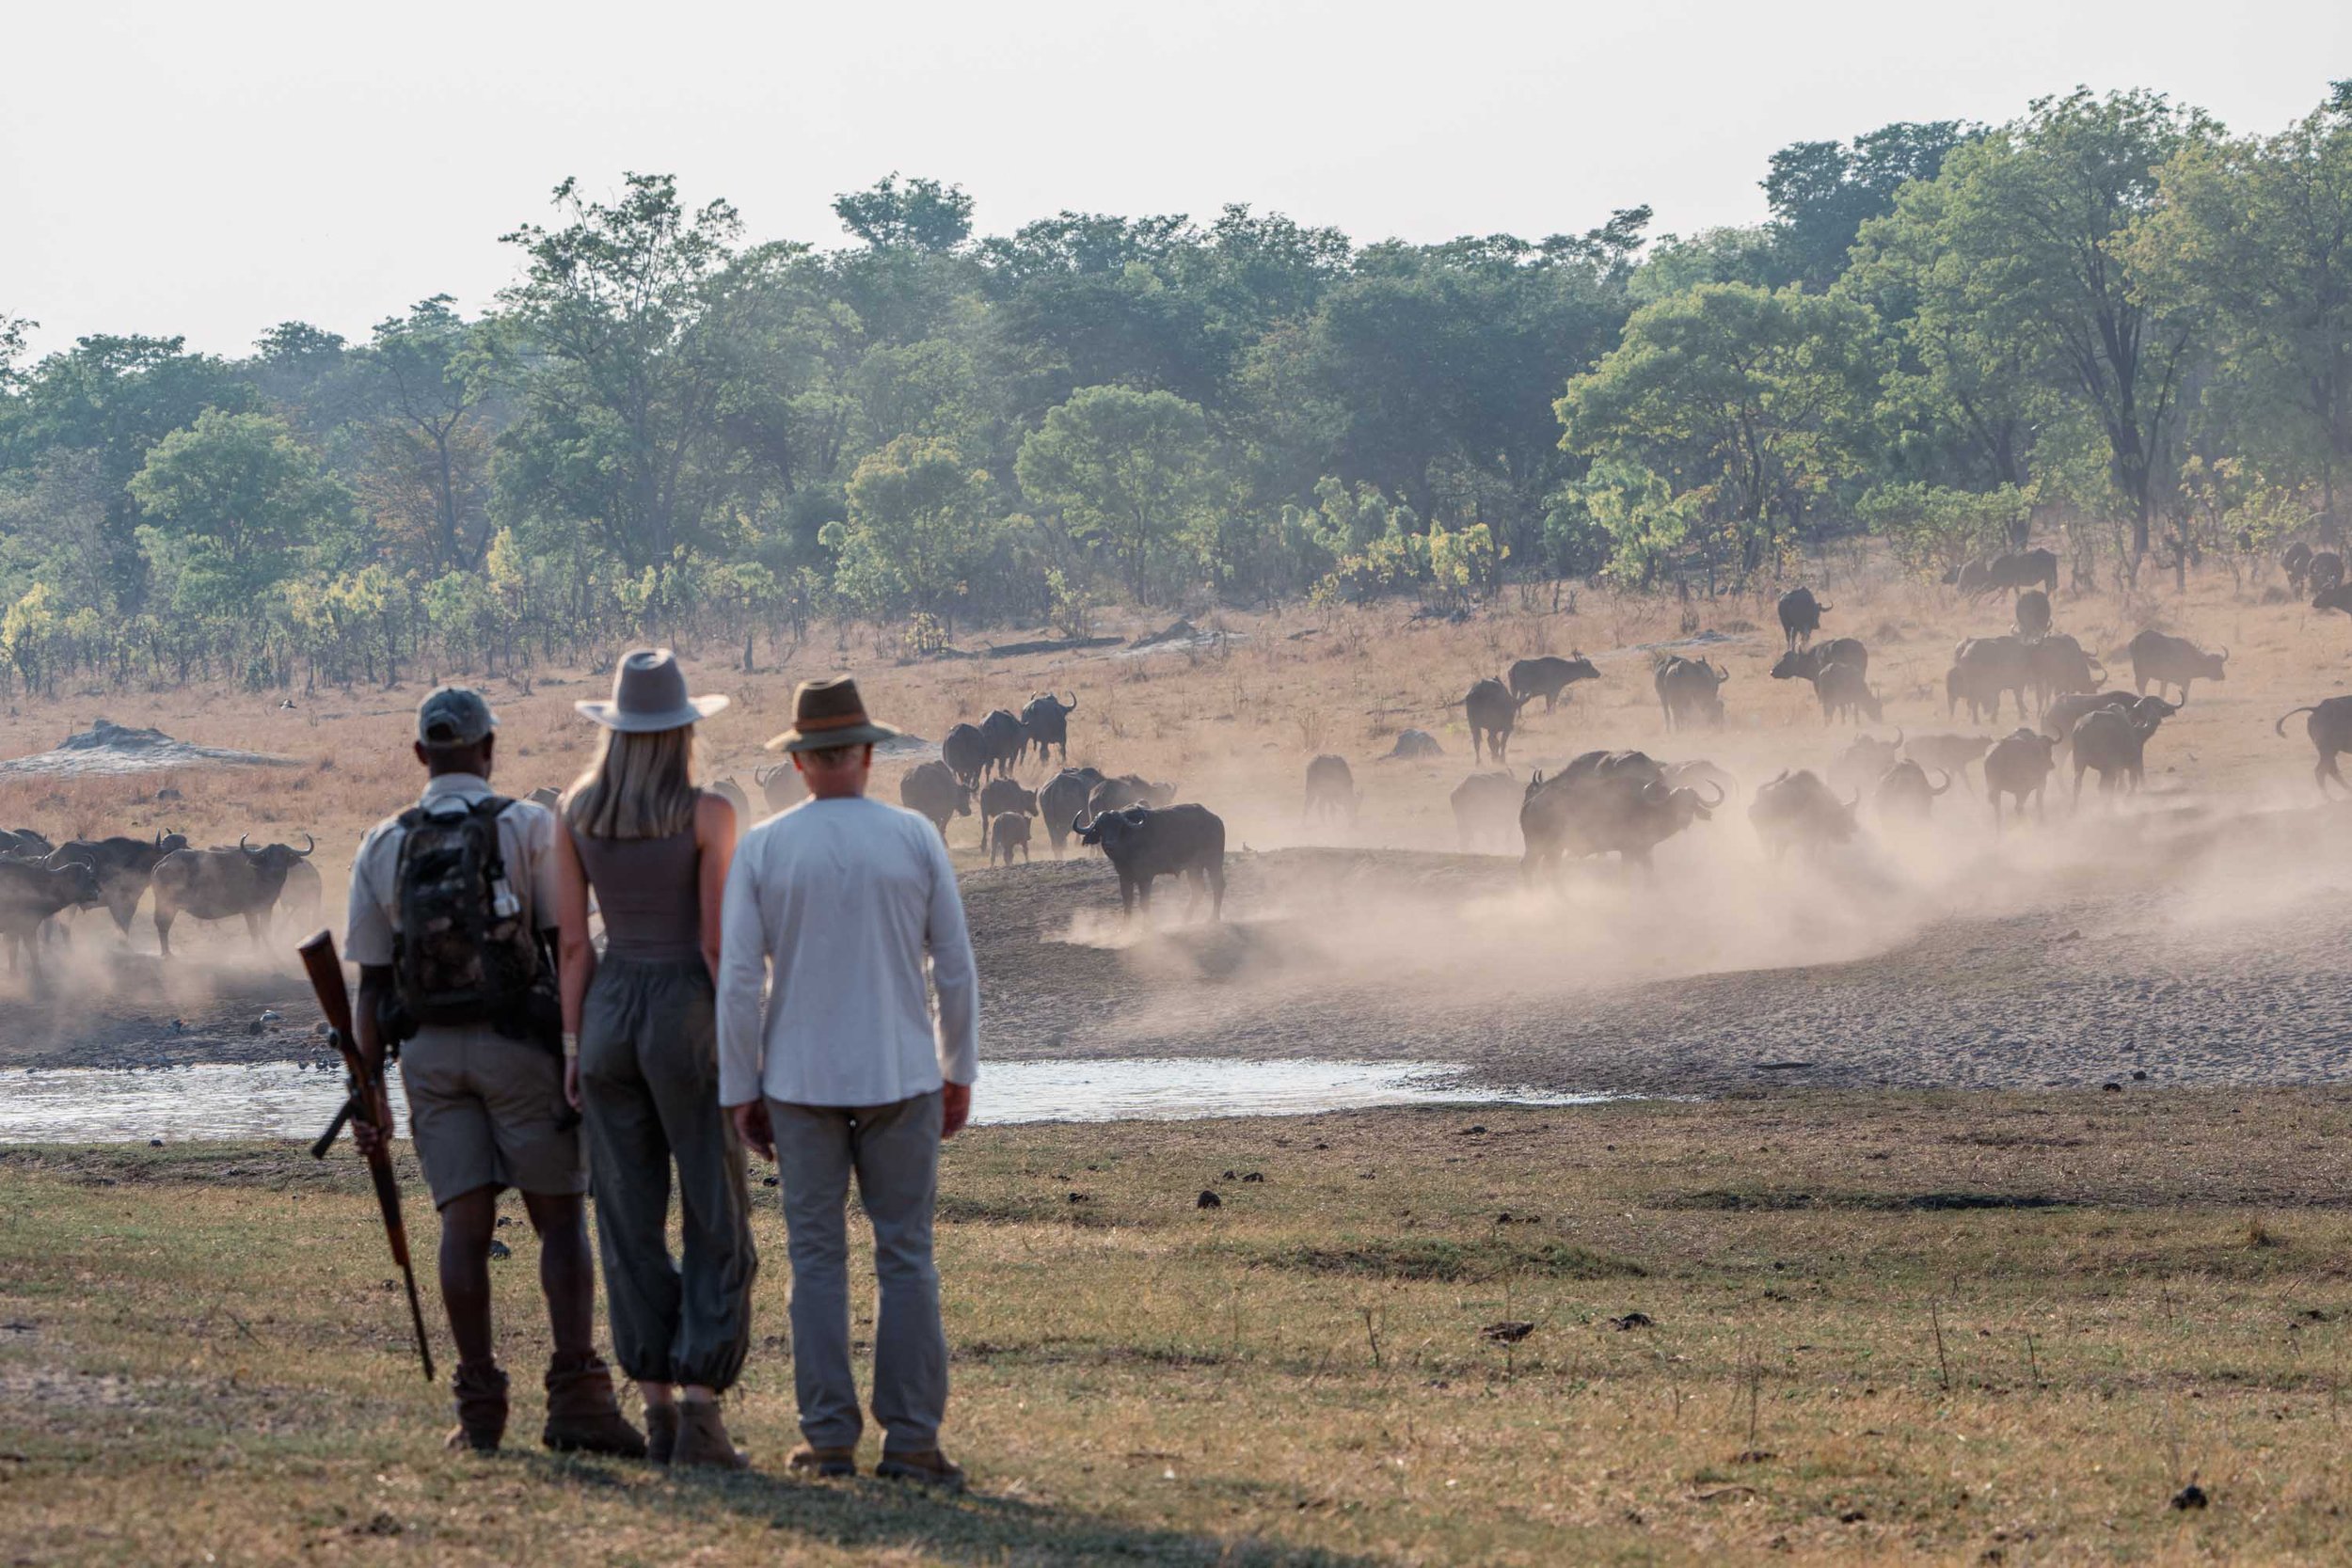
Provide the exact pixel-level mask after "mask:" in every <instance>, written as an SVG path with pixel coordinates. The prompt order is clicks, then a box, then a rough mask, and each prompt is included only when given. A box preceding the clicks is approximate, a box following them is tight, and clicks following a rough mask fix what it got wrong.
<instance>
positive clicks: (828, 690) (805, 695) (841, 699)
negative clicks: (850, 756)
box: [768, 675, 898, 752]
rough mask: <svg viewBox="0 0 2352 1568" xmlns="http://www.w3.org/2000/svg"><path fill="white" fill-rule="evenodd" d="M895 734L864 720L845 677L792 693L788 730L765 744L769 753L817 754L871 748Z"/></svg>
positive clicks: (854, 690) (860, 700)
mask: <svg viewBox="0 0 2352 1568" xmlns="http://www.w3.org/2000/svg"><path fill="white" fill-rule="evenodd" d="M897 734H898V731H897V730H894V729H892V728H891V727H890V726H889V725H887V724H877V723H875V722H874V721H872V720H871V719H868V718H867V717H866V702H865V699H863V698H861V697H860V696H859V695H858V694H857V682H856V681H854V680H852V679H851V678H850V677H849V676H848V675H835V676H834V677H833V678H832V679H831V680H821V681H803V682H802V683H801V684H800V687H799V689H796V690H795V691H794V692H793V693H792V727H791V728H790V729H788V730H787V731H785V732H784V733H783V734H782V735H780V736H776V737H775V738H774V739H773V740H771V741H770V742H768V750H770V751H771V752H819V751H823V750H825V749H826V748H828V747H833V746H872V745H876V744H879V743H880V742H882V741H884V740H888V739H890V738H891V737H893V736H896V735H897Z"/></svg>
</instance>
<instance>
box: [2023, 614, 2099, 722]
mask: <svg viewBox="0 0 2352 1568" xmlns="http://www.w3.org/2000/svg"><path fill="white" fill-rule="evenodd" d="M2026 668H2027V670H2028V672H2029V673H2031V674H2032V677H2033V693H2034V702H2035V704H2036V705H2039V706H2040V707H2041V709H2042V711H2043V712H2044V713H2047V712H2048V711H2049V708H2050V702H2051V699H2052V698H2054V697H2060V696H2065V695H2067V694H2069V693H2073V692H2081V691H2096V690H2098V689H2099V688H2100V687H2101V686H2102V685H2104V684H2105V683H2106V678H2107V667H2106V665H2105V664H2102V663H2100V662H2099V660H2098V659H2097V658H2096V657H2093V656H2092V655H2091V654H2090V652H2089V651H2087V650H2086V649H2085V648H2084V647H2083V645H2082V644H2081V643H2080V642H2077V641H2074V639H2073V638H2071V637H2068V636H2065V635H2064V634H2063V633H2061V634H2059V635H2058V636H2055V637H2043V638H2042V640H2041V641H2037V642H2034V643H2032V644H2030V645H2029V646H2028V647H2027V649H2026Z"/></svg>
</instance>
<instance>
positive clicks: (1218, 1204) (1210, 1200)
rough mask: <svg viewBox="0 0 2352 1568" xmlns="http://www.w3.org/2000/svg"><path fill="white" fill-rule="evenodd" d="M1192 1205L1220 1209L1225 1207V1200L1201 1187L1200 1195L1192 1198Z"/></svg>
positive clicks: (1196, 1207) (1200, 1207) (1197, 1207)
mask: <svg viewBox="0 0 2352 1568" xmlns="http://www.w3.org/2000/svg"><path fill="white" fill-rule="evenodd" d="M1192 1206H1193V1207H1194V1208H1195V1209H1222V1208H1224V1207H1225V1200H1224V1199H1223V1198H1221V1197H1219V1196H1216V1194H1215V1193H1213V1192H1211V1191H1209V1189H1208V1188H1206V1187H1203V1188H1201V1189H1200V1196H1199V1197H1196V1198H1194V1199H1193V1200H1192Z"/></svg>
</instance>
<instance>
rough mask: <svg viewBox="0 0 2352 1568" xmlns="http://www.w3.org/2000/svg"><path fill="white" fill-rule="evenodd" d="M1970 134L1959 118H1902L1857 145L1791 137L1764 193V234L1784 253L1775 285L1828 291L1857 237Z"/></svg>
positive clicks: (1776, 156)
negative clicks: (1767, 219) (1767, 213)
mask: <svg viewBox="0 0 2352 1568" xmlns="http://www.w3.org/2000/svg"><path fill="white" fill-rule="evenodd" d="M1969 135H1972V132H1971V131H1970V130H1969V129H1968V128H1967V127H1965V126H1963V125H1962V124H1961V122H1960V121H1958V120H1954V119H1935V120H1925V121H1912V120H1899V121H1897V122H1896V123H1894V124H1892V125H1883V126H1881V127H1880V128H1879V129H1877V130H1875V131H1871V132H1868V133H1866V134H1865V135H1859V136H1856V137H1855V138H1854V139H1853V140H1852V141H1851V143H1846V142H1834V141H1807V142H1793V143H1791V144H1789V145H1788V146H1787V147H1784V148H1782V149H1781V150H1779V151H1777V152H1775V153H1773V154H1772V166H1771V172H1770V173H1768V174H1767V175H1765V177H1764V198H1765V200H1766V201H1767V202H1769V203H1770V204H1771V206H1772V222H1771V223H1770V224H1768V225H1767V226H1766V228H1765V233H1766V234H1767V236H1768V237H1769V238H1770V239H1771V241H1772V245H1773V248H1774V249H1775V250H1776V251H1777V252H1778V261H1779V274H1780V275H1779V276H1778V277H1775V278H1774V279H1773V281H1774V282H1775V283H1783V282H1795V283H1802V284H1804V287H1805V288H1807V289H1809V290H1811V291H1812V292H1813V293H1823V292H1825V291H1826V290H1827V289H1828V288H1829V287H1830V285H1832V284H1833V283H1836V281H1837V279H1838V277H1840V276H1842V275H1843V274H1844V272H1845V270H1846V254H1847V252H1848V251H1850V250H1851V249H1852V248H1853V242H1854V236H1855V235H1856V234H1857V233H1859V232H1860V231H1861V230H1862V226H1863V225H1864V224H1866V223H1867V222H1869V221H1870V220H1871V219H1872V218H1876V217H1883V216H1884V215H1885V214H1887V213H1889V212H1891V211H1892V210H1893V209H1894V205H1895V194H1896V193H1897V192H1898V191H1899V190H1901V189H1902V188H1903V187H1904V186H1905V185H1907V184H1910V183H1911V182H1913V181H1915V180H1932V179H1934V178H1935V177H1936V175H1937V174H1938V173H1940V172H1941V171H1942V170H1943V167H1944V160H1945V159H1946V158H1947V157H1948V156H1949V155H1950V154H1951V151H1952V150H1953V149H1954V148H1956V147H1958V146H1960V145H1961V143H1962V142H1963V141H1965V140H1966V139H1967V138H1968V137H1969Z"/></svg>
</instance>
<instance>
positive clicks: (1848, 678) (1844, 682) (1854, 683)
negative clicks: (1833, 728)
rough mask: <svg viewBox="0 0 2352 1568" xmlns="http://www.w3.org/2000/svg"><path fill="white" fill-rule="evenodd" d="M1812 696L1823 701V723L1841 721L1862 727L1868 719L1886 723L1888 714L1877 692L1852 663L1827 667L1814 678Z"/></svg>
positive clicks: (1872, 721)
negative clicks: (1840, 719)
mask: <svg viewBox="0 0 2352 1568" xmlns="http://www.w3.org/2000/svg"><path fill="white" fill-rule="evenodd" d="M1813 694H1814V695H1815V696H1816V697H1818V698H1820V702H1821V722H1822V723H1824V724H1829V723H1835V722H1836V721H1837V720H1838V719H1839V718H1841V717H1842V718H1843V719H1845V720H1846V721H1847V722H1849V723H1852V724H1859V723H1861V722H1862V721H1864V720H1865V719H1867V720H1868V721H1870V722H1871V723H1873V724H1877V723H1882V722H1883V721H1884V720H1885V718H1886V712H1885V708H1884V706H1883V705H1882V704H1881V703H1880V702H1879V699H1878V693H1877V692H1875V691H1872V690H1871V689H1870V683H1869V681H1868V680H1867V679H1865V678H1864V676H1863V673H1862V672H1861V671H1860V670H1858V669H1856V668H1854V667H1853V666H1852V665H1851V664H1836V663H1832V664H1824V665H1823V666H1821V669H1820V673H1819V674H1817V675H1815V676H1814V677H1813Z"/></svg>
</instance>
